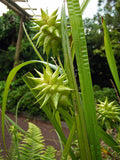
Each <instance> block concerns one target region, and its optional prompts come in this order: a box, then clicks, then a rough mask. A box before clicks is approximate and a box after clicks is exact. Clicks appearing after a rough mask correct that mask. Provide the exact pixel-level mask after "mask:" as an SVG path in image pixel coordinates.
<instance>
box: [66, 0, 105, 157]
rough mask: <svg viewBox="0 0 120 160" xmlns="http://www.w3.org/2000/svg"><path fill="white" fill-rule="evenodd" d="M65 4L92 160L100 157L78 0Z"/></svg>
mask: <svg viewBox="0 0 120 160" xmlns="http://www.w3.org/2000/svg"><path fill="white" fill-rule="evenodd" d="M67 5H68V12H69V17H70V25H71V28H72V36H73V42H74V46H75V53H76V59H77V66H78V71H79V72H78V73H79V79H80V88H81V94H82V103H83V109H84V115H85V122H86V128H87V133H88V140H89V145H90V150H91V154H92V160H96V159H98V160H101V159H102V157H101V149H100V141H99V137H98V129H97V118H96V107H95V101H94V94H93V88H92V80H91V73H90V66H89V60H88V53H87V45H86V39H85V34H84V26H83V21H82V15H81V10H80V6H79V0H67Z"/></svg>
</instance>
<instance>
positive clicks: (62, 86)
mask: <svg viewBox="0 0 120 160" xmlns="http://www.w3.org/2000/svg"><path fill="white" fill-rule="evenodd" d="M36 72H37V74H38V75H39V77H38V78H35V77H29V78H30V79H31V80H32V81H34V82H35V84H36V86H35V87H34V88H33V90H37V91H39V92H38V95H37V96H36V99H37V102H40V104H41V107H43V106H44V105H46V104H50V105H51V106H52V107H53V109H54V110H57V107H58V105H63V106H64V105H65V106H69V105H71V102H70V99H69V96H70V94H71V91H72V89H71V88H69V87H68V84H67V83H66V82H67V78H66V75H65V74H62V75H60V67H58V68H57V69H56V71H55V72H54V73H53V71H52V70H51V68H50V67H49V65H48V64H47V66H46V69H45V68H44V69H43V73H41V72H39V71H37V70H36Z"/></svg>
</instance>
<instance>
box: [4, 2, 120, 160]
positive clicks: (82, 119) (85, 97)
mask: <svg viewBox="0 0 120 160" xmlns="http://www.w3.org/2000/svg"><path fill="white" fill-rule="evenodd" d="M66 2H67V3H66V4H67V8H68V14H69V20H70V23H69V25H68V24H67V19H66V13H65V2H64V3H63V7H62V12H61V20H59V21H58V20H57V15H56V14H57V10H56V11H55V12H53V14H52V15H50V16H49V15H48V14H47V13H46V12H44V11H43V10H41V19H37V20H36V19H32V21H34V22H35V23H36V24H37V26H35V27H34V29H36V30H38V33H37V34H36V35H35V36H34V37H33V40H34V39H37V44H36V46H37V47H38V48H39V47H40V46H41V45H43V52H44V53H46V54H47V60H46V61H47V62H45V61H44V60H43V58H42V56H41V55H40V54H39V52H38V50H37V48H36V46H35V45H34V44H33V42H32V40H31V39H30V38H29V35H28V34H27V31H26V29H25V27H24V30H25V32H26V35H27V37H28V39H29V41H30V43H31V45H32V46H33V49H34V50H35V53H36V54H37V55H38V57H39V58H40V60H41V61H37V60H36V61H28V62H25V63H23V64H20V65H19V66H17V67H15V68H14V69H13V70H12V71H11V72H10V74H9V76H8V79H7V83H6V87H5V91H4V97H3V106H2V134H3V139H4V144H5V135H4V118H5V110H6V100H7V94H8V89H9V86H10V84H11V81H12V79H13V78H14V76H15V74H16V73H17V71H19V70H20V69H21V68H22V67H24V66H25V65H28V64H31V63H38V64H43V65H44V68H43V73H41V72H39V71H37V70H36V72H37V74H38V76H37V77H35V76H34V75H33V74H32V73H30V72H28V73H26V74H25V75H24V76H23V80H24V82H25V83H26V84H27V86H28V87H29V89H30V90H31V92H32V93H33V95H34V96H35V98H36V103H39V105H40V108H41V109H42V110H43V111H44V112H45V114H46V115H47V116H48V118H49V120H50V121H51V123H52V125H53V126H54V128H55V130H56V132H57V134H58V135H59V138H60V140H61V142H62V143H61V145H63V146H64V147H63V148H64V149H63V150H62V156H61V160H66V159H69V157H70V159H72V160H78V157H79V159H80V160H96V159H98V160H101V159H102V155H101V146H100V139H102V140H103V141H104V142H105V143H107V144H108V145H109V146H110V147H112V148H113V150H115V151H116V152H120V149H119V145H118V144H117V143H116V142H115V141H114V140H113V139H112V138H111V137H110V136H109V135H108V134H107V133H106V132H105V131H104V130H103V129H102V128H101V127H100V126H98V123H97V116H96V106H95V100H94V95H93V86H92V79H91V72H90V66H89V58H88V52H87V45H86V40H85V34H84V26H83V20H82V13H83V12H84V9H85V8H86V6H87V4H88V2H89V0H84V1H83V3H82V5H81V6H80V4H79V0H67V1H66ZM103 27H104V28H105V33H106V27H105V23H103ZM105 37H106V39H107V38H108V34H107V35H105ZM106 39H105V46H106V50H108V48H109V44H107V43H108V41H107V40H106ZM109 43H110V42H109ZM50 50H52V52H53V56H56V57H57V59H58V62H59V66H57V65H53V64H49V62H48V57H49V53H50ZM61 51H62V53H63V57H64V64H62V63H61V60H60V53H61ZM74 57H76V61H77V67H78V71H79V79H80V88H81V93H79V90H78V85H77V83H76V79H75V75H74V65H73V59H74ZM108 59H109V57H108ZM110 63H111V61H110ZM114 65H115V64H114ZM112 67H114V66H112ZM52 69H53V70H55V71H54V72H53V70H52ZM111 70H112V73H113V76H114V72H116V70H113V69H112V68H111ZM115 77H116V75H115ZM116 82H117V83H119V79H117V80H116ZM118 86H119V84H118ZM31 109H32V108H31ZM60 115H62V117H63V119H64V121H65V122H66V124H67V126H68V128H69V131H70V133H69V136H68V138H66V136H65V134H64V133H63V130H62V125H61V116H60ZM76 141H77V154H76V152H74V148H73V147H72V144H73V142H76Z"/></svg>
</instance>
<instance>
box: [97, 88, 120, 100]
mask: <svg viewBox="0 0 120 160" xmlns="http://www.w3.org/2000/svg"><path fill="white" fill-rule="evenodd" d="M94 97H95V100H96V103H98V99H99V100H101V101H105V98H106V97H108V101H109V102H111V101H116V103H118V99H117V95H116V93H115V90H114V88H103V89H101V90H95V91H94Z"/></svg>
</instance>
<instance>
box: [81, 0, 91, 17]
mask: <svg viewBox="0 0 120 160" xmlns="http://www.w3.org/2000/svg"><path fill="white" fill-rule="evenodd" d="M89 2H90V0H84V1H83V2H82V4H81V14H83V12H84V10H85V8H86V7H87V5H88V3H89Z"/></svg>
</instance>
